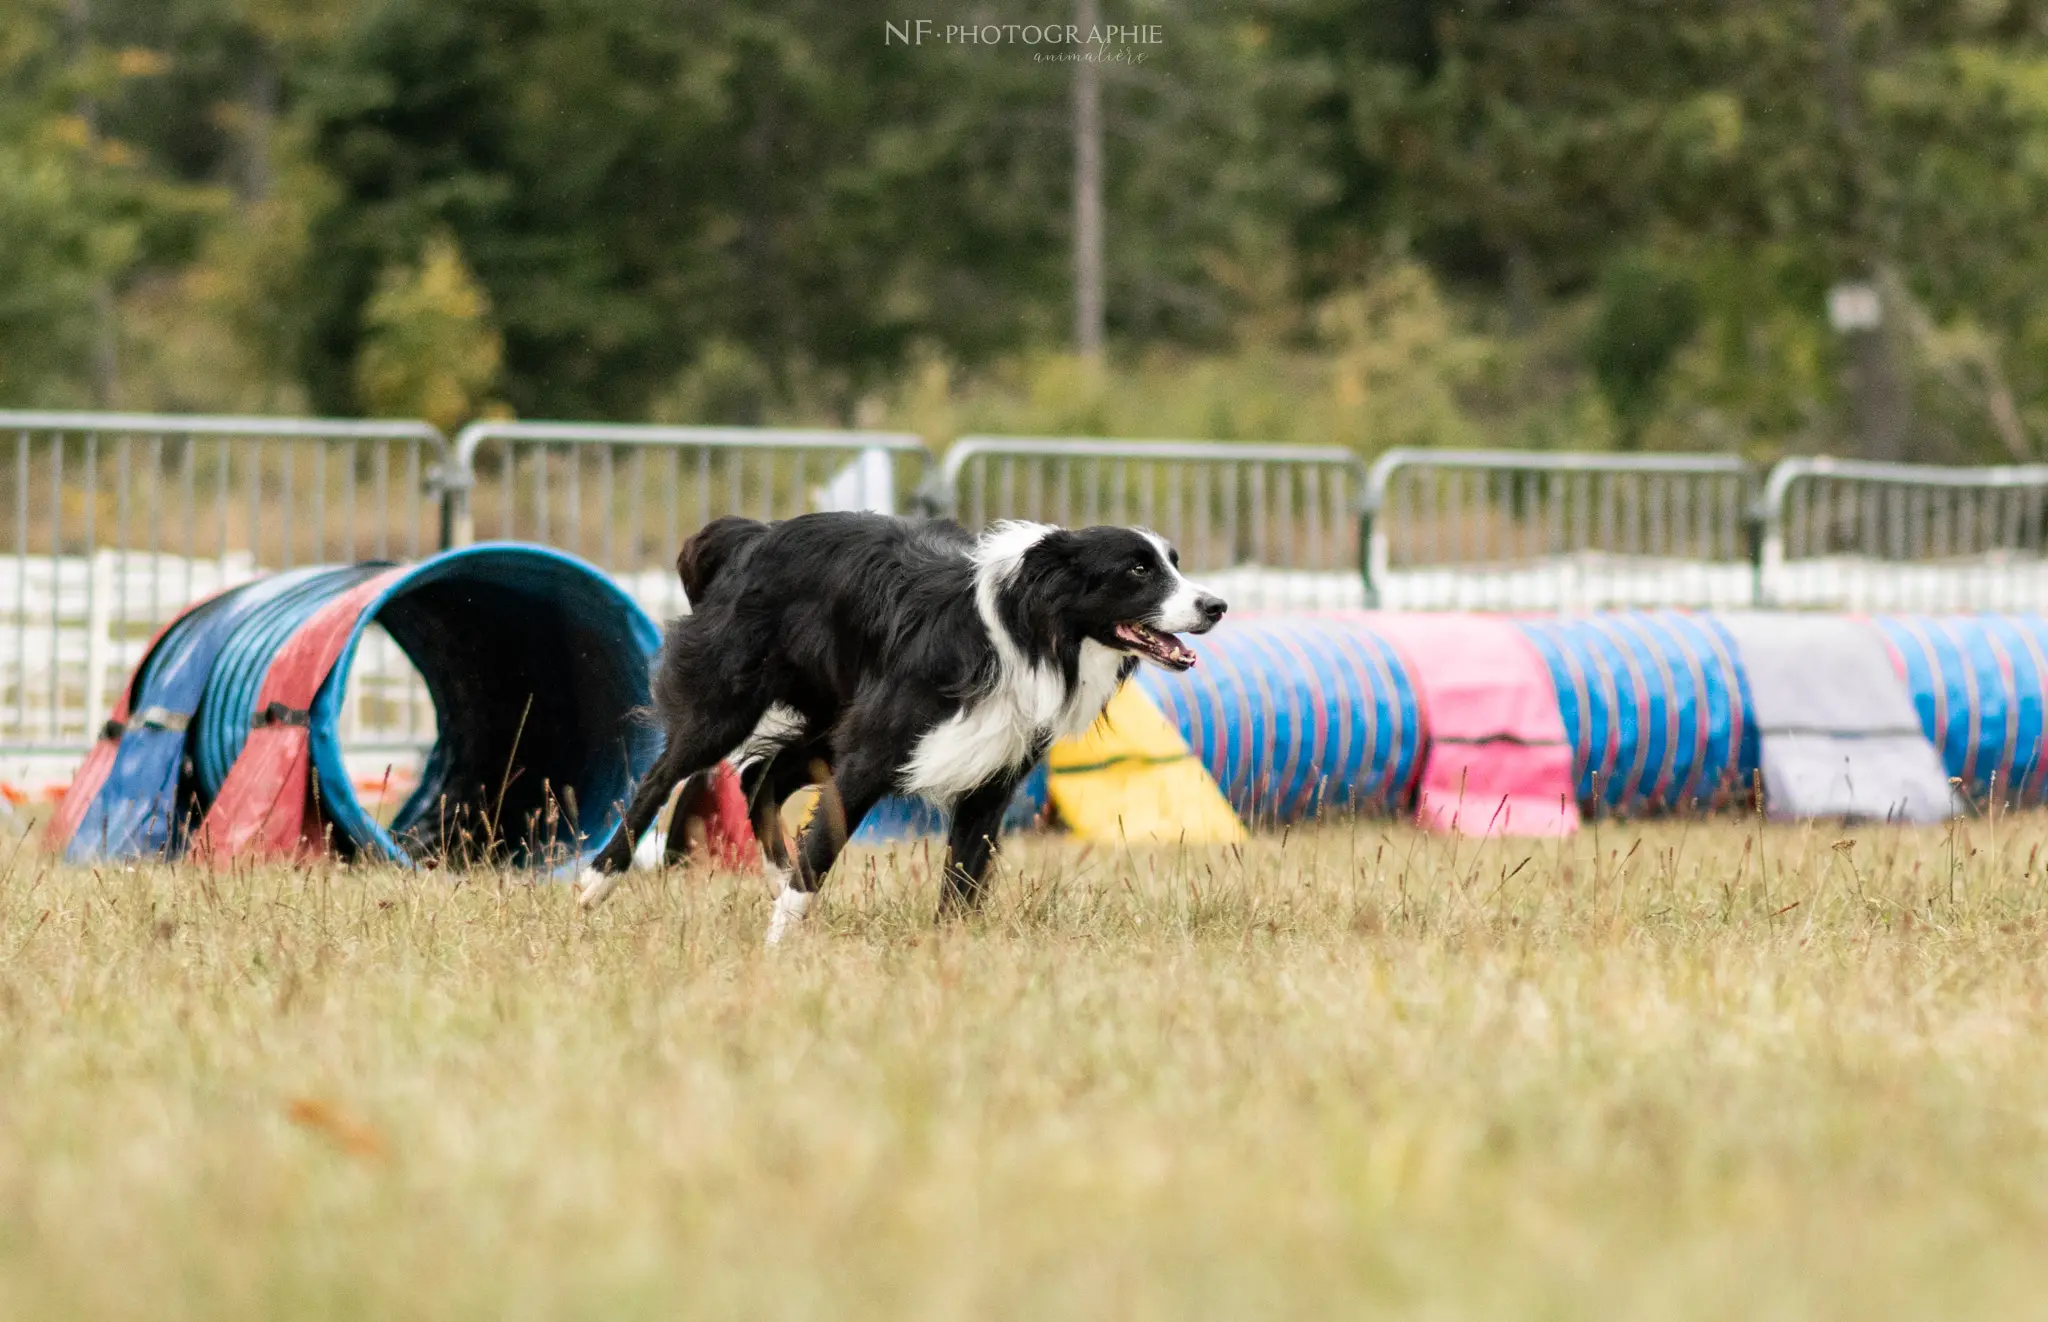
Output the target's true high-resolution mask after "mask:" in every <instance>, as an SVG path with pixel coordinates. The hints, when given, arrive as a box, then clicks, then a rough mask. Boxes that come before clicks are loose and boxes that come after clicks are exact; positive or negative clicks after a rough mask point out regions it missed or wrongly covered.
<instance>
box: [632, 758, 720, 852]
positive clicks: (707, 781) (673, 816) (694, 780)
mask: <svg viewBox="0 0 2048 1322" xmlns="http://www.w3.org/2000/svg"><path fill="white" fill-rule="evenodd" d="M712 775H713V773H712V772H711V771H693V772H691V773H690V774H689V775H687V776H685V777H683V788H682V789H681V791H679V792H678V793H677V794H676V806H675V807H674V808H671V809H670V810H669V815H668V832H667V834H666V835H664V836H663V837H662V841H661V865H662V866H663V867H665V868H672V867H675V866H676V865H677V864H679V863H681V862H682V861H683V859H684V858H685V857H686V856H687V855H688V854H689V852H690V833H689V832H688V831H686V830H684V829H683V828H684V827H685V825H686V824H687V823H688V822H689V819H690V818H691V817H694V816H696V815H697V813H698V809H699V806H700V805H701V804H702V803H703V802H704V798H705V796H706V795H708V794H709V793H710V792H711V777H712ZM652 838H653V837H651V836H650V837H649V839H650V840H651V839H652ZM633 861H634V862H635V863H638V862H639V861H640V855H639V853H638V852H637V851H636V852H635V853H634V855H633Z"/></svg>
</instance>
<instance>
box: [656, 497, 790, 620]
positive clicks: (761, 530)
mask: <svg viewBox="0 0 2048 1322" xmlns="http://www.w3.org/2000/svg"><path fill="white" fill-rule="evenodd" d="M767 535H768V525H767V524H765V523H763V522H761V521H760V520H759V519H743V518H741V517H740V516H739V515H737V514H728V515H727V516H725V517H724V518H722V519H713V520H712V521H711V522H709V523H707V524H705V525H704V526H703V527H702V528H699V529H698V530H697V531H696V532H695V533H693V534H691V536H690V538H689V539H688V540H687V541H685V542H684V543H683V549H682V552H681V554H679V555H677V556H676V577H678V578H680V579H682V580H683V594H684V595H685V596H687V597H688V598H689V599H690V601H691V603H692V604H693V605H694V604H695V603H697V602H700V601H702V600H704V594H705V593H706V592H709V591H710V590H711V584H712V582H713V580H715V579H716V578H717V577H718V575H719V574H720V573H721V572H722V571H723V570H724V569H725V568H726V567H727V566H728V565H730V564H731V563H732V562H733V560H734V559H736V558H737V557H739V556H740V555H741V554H742V553H743V552H745V551H747V550H748V549H750V548H751V547H752V546H753V545H754V543H756V542H758V541H760V540H761V539H762V538H763V537H765V536H767Z"/></svg>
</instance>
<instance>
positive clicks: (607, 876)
mask: <svg viewBox="0 0 2048 1322" xmlns="http://www.w3.org/2000/svg"><path fill="white" fill-rule="evenodd" d="M620 876H621V874H620V873H617V872H599V871H598V870H597V869H596V868H592V867H586V868H584V869H583V872H582V874H581V875H580V876H578V877H577V878H576V903H578V904H580V905H582V906H583V907H584V908H586V909H594V908H596V907H597V906H598V905H600V904H603V903H604V899H605V896H607V895H610V894H611V893H612V891H613V890H615V889H616V888H617V887H618V884H619V878H620Z"/></svg>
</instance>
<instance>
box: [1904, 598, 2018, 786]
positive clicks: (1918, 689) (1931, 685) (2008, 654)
mask: <svg viewBox="0 0 2048 1322" xmlns="http://www.w3.org/2000/svg"><path fill="white" fill-rule="evenodd" d="M1874 623H1875V624H1876V626H1877V628H1878V630H1879V631H1880V632H1881V633H1882V634H1883V635H1884V639H1885V642H1886V643H1887V644H1888V645H1889V647H1890V649H1891V652H1892V657H1893V659H1894V661H1895V662H1896V663H1897V664H1898V665H1899V667H1900V669H1901V670H1902V671H1903V673H1904V675H1905V680H1906V688H1907V691H1908V692H1909V693H1910V694H1911V695H1912V699H1913V707H1914V710H1915V712H1916V713H1917V715H1918V716H1919V718H1920V725H1921V728H1922V729H1923V730H1924V731H1925V732H1926V734H1927V737H1928V739H1929V740H1931V741H1932V742H1933V744H1934V746H1935V749H1936V751H1937V752H1939V753H1940V754H1941V760H1942V765H1943V767H1944V769H1945V770H1946V771H1947V773H1948V774H1949V775H1950V776H1952V777H1954V778H1956V779H1957V780H1960V781H1961V782H1962V786H1963V790H1964V792H1965V793H1966V794H1968V795H1969V797H1970V798H1971V799H1972V800H1973V801H1976V802H1978V803H1996V804H1997V805H1998V806H2000V807H2023V806H2032V805H2036V804H2039V803H2041V802H2042V801H2043V794H2044V781H2048V756H2044V749H2043V747H2042V743H2043V723H2044V709H2048V619H2044V618H2043V617H2041V616H2039V615H1946V616H1928V615H1892V616H1879V617H1877V618H1876V619H1875V621H1874Z"/></svg>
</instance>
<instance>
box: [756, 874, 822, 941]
mask: <svg viewBox="0 0 2048 1322" xmlns="http://www.w3.org/2000/svg"><path fill="white" fill-rule="evenodd" d="M815 898H817V897H816V896H814V895H812V894H811V893H810V892H809V891H800V890H797V889H796V888H795V887H784V888H783V891H782V894H780V895H778V896H776V897H775V912H774V913H773V914H771V915H770V916H769V918H768V946H769V948H770V949H771V950H772V949H774V948H775V947H776V946H779V945H781V944H782V938H784V937H786V936H788V935H789V934H790V933H791V932H793V931H795V930H796V929H797V928H798V927H800V926H802V925H803V921H804V915H805V914H806V913H808V912H810V908H811V901H812V900H813V899H815Z"/></svg>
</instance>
